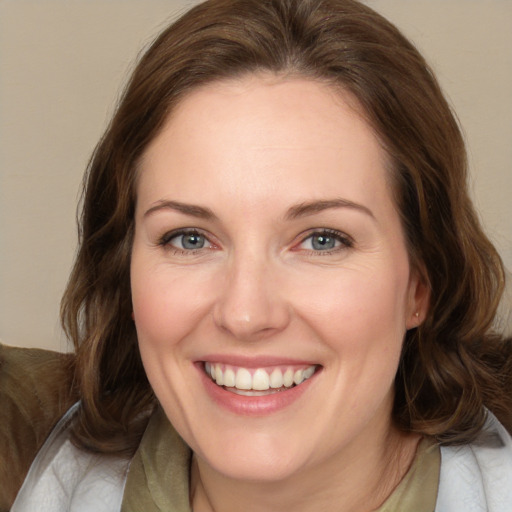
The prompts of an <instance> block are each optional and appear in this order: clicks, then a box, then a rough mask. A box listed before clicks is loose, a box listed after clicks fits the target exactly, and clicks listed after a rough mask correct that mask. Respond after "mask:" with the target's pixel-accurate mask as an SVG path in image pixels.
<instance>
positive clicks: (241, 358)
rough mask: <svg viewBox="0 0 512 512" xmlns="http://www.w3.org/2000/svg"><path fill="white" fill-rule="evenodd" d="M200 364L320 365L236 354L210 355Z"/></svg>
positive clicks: (292, 359) (252, 365)
mask: <svg viewBox="0 0 512 512" xmlns="http://www.w3.org/2000/svg"><path fill="white" fill-rule="evenodd" d="M198 362H208V363H224V364H228V365H230V366H239V367H242V368H261V367H264V366H285V365H304V366H311V365H315V364H317V365H318V362H317V361H312V360H308V359H298V358H293V357H280V356H273V355H260V356H245V355H235V354H208V355H206V356H204V357H202V358H200V359H198Z"/></svg>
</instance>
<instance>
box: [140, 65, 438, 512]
mask: <svg viewBox="0 0 512 512" xmlns="http://www.w3.org/2000/svg"><path fill="white" fill-rule="evenodd" d="M304 98H307V101H304ZM139 172H140V174H139V180H138V187H137V207H136V230H135V238H134V243H133V253H132V264H131V282H132V295H133V308H134V317H135V322H136V326H137V333H138V338H139V344H140V351H141V356H142V359H143V363H144V366H145V369H146V372H147V375H148V378H149V380H150V383H151V385H152V387H153V389H154V391H155V393H156V395H157V397H158V399H159V401H160V403H161V404H162V406H163V408H164V410H165V412H166V414H167V416H168V417H169V419H170V421H171V422H172V423H173V425H174V426H175V427H176V429H177V430H178V432H180V434H181V436H182V437H183V438H184V439H185V441H186V442H187V443H188V444H189V446H190V447H191V448H192V450H193V451H194V460H193V466H192V475H191V500H192V504H193V507H194V510H197V511H199V510H200V511H201V512H203V511H210V510H211V511H213V510H217V511H218V510H222V511H235V510H244V511H253V512H256V511H263V510H265V511H276V512H277V511H280V510H289V509H290V507H294V511H302V510H324V509H325V510H327V509H329V508H330V509H332V506H333V504H336V510H343V511H356V510H357V511H362V510H365V511H366V510H372V509H374V508H376V507H377V506H379V505H380V504H381V503H382V502H383V501H384V500H385V498H386V497H387V496H388V495H389V494H390V493H391V491H392V490H393V488H394V487H395V486H396V485H397V483H398V482H399V481H400V479H401V478H402V477H403V475H404V473H405V472H406V470H407V468H408V467H409V465H410V463H411V461H412V459H413V457H414V453H415V449H416V446H417V442H418V438H417V437H415V436H411V435H407V434H405V433H402V432H399V431H397V430H396V429H395V428H394V426H393V423H392V420H391V408H392V403H393V393H394V391H393V379H394V376H395V374H396V370H397V366H398V361H399V356H400V350H401V346H402V341H403V337H404V334H405V332H406V330H407V329H410V328H413V327H415V326H417V325H418V324H419V322H421V320H422V318H423V317H424V314H425V312H426V307H427V302H428V292H427V289H426V287H425V285H424V284H423V282H422V281H421V280H420V278H419V277H418V274H417V273H416V272H414V271H413V270H412V269H411V267H410V264H409V258H408V253H407V249H406V246H405V241H404V235H403V231H402V227H401V224H400V220H399V216H398V213H397V211H396V208H395V205H394V203H393V199H392V192H391V190H390V186H389V181H390V180H388V171H387V170H386V155H385V154H384V151H383V150H382V148H381V146H380V145H379V142H378V139H377V138H376V136H375V135H374V133H373V131H372V129H371V128H370V126H369V125H368V124H367V123H366V122H365V121H364V120H363V119H362V117H361V116H360V115H359V113H358V112H357V103H356V102H355V100H354V99H353V98H351V97H350V96H348V95H346V94H345V95H343V94H340V92H339V91H334V90H333V89H332V88H330V87H329V86H327V85H325V84H321V83H318V82H314V81H311V80H307V79H300V78H279V77H271V76H266V75H253V76H247V77H244V78H242V79H238V80H229V81H224V82H219V83H215V84H211V85H208V86H205V87H202V88H200V89H197V90H195V91H192V92H191V93H190V94H189V95H188V96H187V97H186V98H185V99H183V100H182V101H181V103H180V104H179V105H178V107H177V109H175V110H174V111H173V113H172V115H171V116H170V117H169V119H168V121H167V123H166V125H165V126H164V128H163V129H162V131H161V132H160V134H159V135H158V136H157V137H156V138H155V139H154V140H153V141H152V143H151V144H150V145H149V147H148V149H147V150H146V152H145V154H144V157H143V159H142V161H141V164H140V167H139ZM339 199H342V200H343V201H344V202H349V204H350V206H347V205H346V204H345V205H343V204H342V205H340V204H336V205H333V203H321V204H322V205H323V206H322V207H318V205H317V207H316V208H309V209H306V210H304V209H303V210H302V211H301V212H300V211H299V210H300V208H299V207H298V205H304V204H310V203H314V202H318V201H333V200H339ZM162 201H174V202H179V203H182V204H186V205H190V204H192V205H198V206H200V207H202V208H204V209H208V211H209V212H210V213H212V214H213V216H211V217H208V218H206V217H204V216H198V215H197V213H198V212H197V210H190V209H188V210H187V211H183V208H179V209H176V208H175V207H161V205H162ZM329 205H330V207H326V206H329ZM354 205H355V206H354ZM203 213H204V212H203ZM293 213H295V214H296V215H293ZM183 228H193V229H195V230H196V231H197V232H198V233H199V234H200V235H204V236H205V238H204V240H205V242H204V246H203V247H202V248H201V249H197V250H188V249H184V248H183V245H182V243H183V240H184V239H183V237H182V236H181V235H173V233H176V230H180V229H183ZM325 229H329V230H335V231H336V232H339V233H340V235H339V238H338V235H332V236H333V237H334V238H335V240H336V243H335V244H334V245H335V246H334V248H333V249H332V250H327V251H325V250H319V249H318V248H315V247H314V246H313V245H312V243H313V242H312V241H313V238H312V236H311V235H312V234H313V233H319V232H322V230H325ZM169 233H171V234H170V235H169ZM347 240H348V242H347ZM163 242H165V243H163ZM416 313H418V315H417V314H416ZM210 354H216V357H220V358H221V357H222V356H228V355H229V356H232V355H234V356H243V357H248V358H249V359H250V358H256V357H259V356H272V357H274V358H277V359H279V358H289V357H294V358H297V359H299V360H300V361H308V362H313V363H315V364H317V365H318V368H319V371H318V372H317V373H316V374H315V376H314V378H312V379H311V382H310V383H309V385H308V387H307V389H306V391H305V392H304V393H303V394H302V395H300V397H299V398H298V399H297V400H295V401H294V402H293V403H291V404H289V405H288V406H286V407H284V408H282V409H280V410H277V411H274V412H272V413H269V414H262V415H259V416H250V417H248V416H244V415H241V414H236V413H234V412H231V411H227V410H226V409H225V408H223V407H221V406H219V405H218V404H217V403H216V402H214V401H213V400H212V399H211V397H210V396H209V395H208V394H207V393H206V392H205V387H204V382H203V381H202V378H201V371H200V370H198V365H197V362H198V361H202V360H205V359H207V358H208V357H209V355H210ZM322 507H325V508H322Z"/></svg>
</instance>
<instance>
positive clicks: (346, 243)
mask: <svg viewBox="0 0 512 512" xmlns="http://www.w3.org/2000/svg"><path fill="white" fill-rule="evenodd" d="M185 235H196V236H200V237H203V238H204V239H205V240H206V243H208V244H209V245H210V246H211V245H214V244H213V243H212V242H211V241H210V240H209V238H208V237H207V236H206V235H205V234H204V233H202V232H201V231H200V230H198V229H193V228H191V229H179V230H176V231H170V232H167V233H165V234H164V235H162V236H161V237H160V238H159V240H158V242H157V245H158V246H161V247H163V248H164V249H165V250H168V251H171V252H172V253H174V254H177V255H194V254H196V253H198V252H200V251H203V250H204V249H205V247H200V248H199V249H180V248H179V247H175V246H173V245H171V243H170V241H171V240H173V239H174V238H178V237H180V236H185ZM321 236H325V237H328V238H334V239H335V241H336V242H340V245H339V246H338V247H334V248H332V249H325V250H313V249H305V250H306V251H307V252H308V253H309V254H311V255H314V256H328V255H330V254H334V253H337V252H339V251H343V250H345V249H350V248H352V247H354V240H353V239H352V238H351V237H350V236H348V235H347V234H345V233H343V232H341V231H337V230H335V229H319V230H315V231H310V232H309V233H308V234H307V235H305V236H303V237H302V238H301V239H300V241H299V243H298V244H296V245H294V247H293V249H292V250H299V249H298V248H300V246H301V245H302V244H304V243H305V242H306V241H307V240H308V239H312V238H313V237H321ZM207 249H211V247H208V248H207Z"/></svg>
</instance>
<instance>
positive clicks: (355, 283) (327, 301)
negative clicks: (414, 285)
mask: <svg viewBox="0 0 512 512" xmlns="http://www.w3.org/2000/svg"><path fill="white" fill-rule="evenodd" d="M313 283H314V281H313V282H312V283H308V282H305V283H304V284H305V286H304V288H303V289H302V290H300V291H299V292H298V293H297V297H299V296H301V297H302V298H303V299H302V301H301V306H300V310H301V311H302V312H303V314H304V316H307V317H308V318H309V319H310V321H311V322H314V323H315V325H317V326H322V327H321V329H322V331H323V332H326V333H329V336H328V337H329V338H330V339H339V340H340V342H341V341H342V340H343V341H344V342H347V343H349V341H350V340H353V343H356V340H358V342H357V344H360V342H361V339H362V338H364V337H365V333H366V335H368V336H370V335H371V338H370V339H368V342H370V341H371V340H372V339H378V338H382V337H384V336H386V337H387V336H390V337H393V338H396V337H398V338H399V339H400V341H401V338H402V336H403V333H404V332H405V304H406V297H407V275H406V273H405V272H393V271H392V270H390V268H389V267H388V268H387V272H380V271H379V269H375V270H371V271H370V270H369V269H368V268H365V269H364V270H363V269H344V270H343V271H341V272H335V273H332V274H331V275H330V276H328V277H327V278H326V279H324V280H323V281H322V283H323V284H322V286H321V287H319V286H318V281H316V291H315V292H314V293H313V288H312V286H313ZM341 333H343V334H344V336H341ZM349 344H350V343H349Z"/></svg>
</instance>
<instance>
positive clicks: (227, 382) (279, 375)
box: [204, 362, 316, 391]
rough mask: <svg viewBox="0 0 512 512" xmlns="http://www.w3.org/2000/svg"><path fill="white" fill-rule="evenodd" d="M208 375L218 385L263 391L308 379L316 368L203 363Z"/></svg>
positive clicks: (313, 366) (290, 385)
mask: <svg viewBox="0 0 512 512" xmlns="http://www.w3.org/2000/svg"><path fill="white" fill-rule="evenodd" d="M204 369H205V371H206V373H207V374H208V375H210V376H211V378H212V379H213V380H214V381H215V382H216V383H217V384H218V385H219V386H226V387H234V388H237V389H243V390H250V389H253V390H256V391H264V390H267V389H269V388H272V389H278V388H282V387H283V386H284V387H287V388H290V387H292V386H293V385H294V384H296V385H298V384H300V383H302V382H304V381H305V380H306V379H309V377H311V376H312V375H313V374H314V373H315V370H316V366H315V365H312V366H308V367H305V368H292V367H283V368H281V367H273V368H270V369H266V368H252V369H248V368H240V367H234V366H229V365H226V364H221V363H208V362H206V363H205V364H204Z"/></svg>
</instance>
